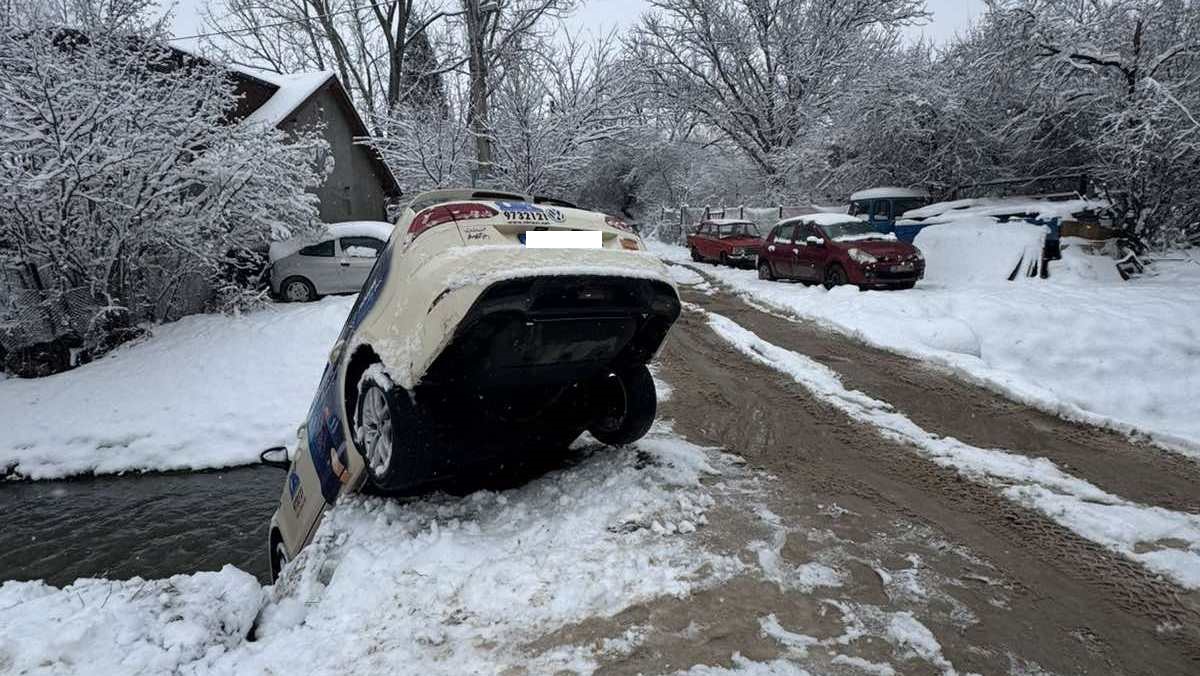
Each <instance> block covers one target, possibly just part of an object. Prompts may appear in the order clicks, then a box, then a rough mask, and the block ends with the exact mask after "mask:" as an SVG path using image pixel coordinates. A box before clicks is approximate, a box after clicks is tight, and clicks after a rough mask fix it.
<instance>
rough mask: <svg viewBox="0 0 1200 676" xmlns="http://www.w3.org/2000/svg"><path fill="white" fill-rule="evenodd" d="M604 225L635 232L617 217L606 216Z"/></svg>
mask: <svg viewBox="0 0 1200 676" xmlns="http://www.w3.org/2000/svg"><path fill="white" fill-rule="evenodd" d="M604 224H605V225H607V226H609V227H611V228H619V229H621V230H624V231H626V232H633V229H632V228H630V227H629V224H628V223H626V222H625V221H622V220H621V219H619V218H617V217H616V216H605V217H604Z"/></svg>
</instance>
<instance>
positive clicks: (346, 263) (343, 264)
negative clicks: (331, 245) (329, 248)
mask: <svg viewBox="0 0 1200 676" xmlns="http://www.w3.org/2000/svg"><path fill="white" fill-rule="evenodd" d="M338 265H340V266H342V267H343V268H348V267H350V261H338Z"/></svg>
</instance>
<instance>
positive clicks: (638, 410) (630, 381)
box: [588, 364, 658, 446]
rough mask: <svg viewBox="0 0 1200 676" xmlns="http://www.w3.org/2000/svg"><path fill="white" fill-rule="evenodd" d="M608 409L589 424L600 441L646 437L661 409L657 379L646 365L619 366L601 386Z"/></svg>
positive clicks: (617, 443)
mask: <svg viewBox="0 0 1200 676" xmlns="http://www.w3.org/2000/svg"><path fill="white" fill-rule="evenodd" d="M597 388H598V389H599V393H598V394H599V397H598V398H599V400H600V402H601V406H603V407H604V412H603V413H602V414H601V415H600V417H599V418H597V419H596V420H595V421H593V422H592V424H591V425H590V426H589V427H588V432H591V434H592V436H593V437H596V440H597V441H599V442H601V443H604V444H608V445H610V446H624V445H625V444H631V443H633V442H635V441H637V440H638V439H641V438H642V437H644V436H646V432H649V431H650V426H651V425H653V424H654V415H655V414H656V413H657V412H658V395H657V394H656V393H655V391H654V378H653V377H652V376H651V375H650V369H649V368H647V366H646V365H645V364H639V365H637V366H634V367H632V368H623V369H619V370H617V371H615V372H613V373H611V374H609V375H608V376H606V377H604V378H602V379H601V380H600V382H599V383H598V385H597Z"/></svg>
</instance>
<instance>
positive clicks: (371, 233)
mask: <svg viewBox="0 0 1200 676" xmlns="http://www.w3.org/2000/svg"><path fill="white" fill-rule="evenodd" d="M395 229H396V227H395V226H394V225H392V224H391V223H385V222H383V221H345V222H342V223H333V224H331V225H329V226H328V227H327V228H325V230H326V232H327V233H329V235H330V236H332V237H374V238H375V239H382V240H383V241H385V242H386V241H387V240H388V239H389V238H390V237H391V236H392V231H393V230H395Z"/></svg>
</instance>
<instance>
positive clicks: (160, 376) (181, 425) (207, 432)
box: [0, 296, 354, 479]
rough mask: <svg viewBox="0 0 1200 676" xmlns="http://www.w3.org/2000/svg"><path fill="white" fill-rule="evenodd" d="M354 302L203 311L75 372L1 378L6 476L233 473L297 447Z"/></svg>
mask: <svg viewBox="0 0 1200 676" xmlns="http://www.w3.org/2000/svg"><path fill="white" fill-rule="evenodd" d="M353 303H354V297H352V296H351V297H336V298H326V299H324V300H322V301H320V302H317V303H312V304H303V305H285V304H277V305H272V306H270V307H267V308H265V309H262V310H259V311H256V312H251V313H247V314H245V315H242V316H239V317H232V316H225V315H196V316H192V317H185V318H184V319H181V320H179V321H177V322H174V323H171V324H165V325H163V326H158V327H155V328H154V335H153V336H151V337H150V338H148V339H146V340H143V341H140V342H138V343H135V344H132V345H127V346H124V347H122V348H120V349H118V350H116V351H115V352H113V353H112V354H110V355H108V356H106V357H104V358H103V359H100V360H98V361H96V362H93V363H91V364H86V365H84V366H82V367H80V368H78V369H75V370H73V371H68V372H66V373H60V374H58V375H54V376H50V377H47V378H39V379H36V380H23V379H20V378H8V379H5V380H0V411H3V412H4V419H5V436H4V439H3V441H0V473H3V472H4V470H5V469H7V472H8V473H10V474H13V475H16V476H21V477H29V478H33V479H51V478H58V477H64V476H70V475H75V474H87V473H93V472H94V473H98V474H104V473H113V472H124V471H131V470H177V469H193V470H194V469H207V468H214V467H228V466H233V465H241V464H247V463H252V462H257V460H258V453H259V451H261V450H262V449H263V448H265V447H267V446H273V445H280V444H286V443H290V442H291V441H292V440H293V438H294V437H295V433H296V427H297V426H298V425H299V424H300V422H301V419H302V418H303V416H304V412H305V411H306V410H307V409H308V406H309V403H310V402H311V401H312V397H313V393H314V392H315V390H316V386H317V382H318V381H319V380H320V378H321V370H322V368H324V365H325V360H326V359H327V358H328V356H329V348H330V346H331V345H333V342H334V341H335V340H336V339H337V334H338V332H339V331H340V330H341V328H342V323H343V322H344V321H345V317H346V314H347V313H348V312H349V311H350V306H351V305H352V304H353Z"/></svg>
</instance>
